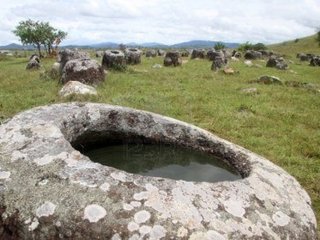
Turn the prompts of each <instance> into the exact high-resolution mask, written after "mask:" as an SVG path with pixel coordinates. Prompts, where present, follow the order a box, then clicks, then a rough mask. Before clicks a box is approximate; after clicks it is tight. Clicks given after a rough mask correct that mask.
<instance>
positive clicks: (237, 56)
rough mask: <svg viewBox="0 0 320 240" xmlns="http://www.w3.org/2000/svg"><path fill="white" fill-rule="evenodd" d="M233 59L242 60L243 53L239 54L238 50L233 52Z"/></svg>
mask: <svg viewBox="0 0 320 240" xmlns="http://www.w3.org/2000/svg"><path fill="white" fill-rule="evenodd" d="M231 55H232V57H235V58H241V56H242V55H241V52H238V51H237V50H233V51H232V54H231Z"/></svg>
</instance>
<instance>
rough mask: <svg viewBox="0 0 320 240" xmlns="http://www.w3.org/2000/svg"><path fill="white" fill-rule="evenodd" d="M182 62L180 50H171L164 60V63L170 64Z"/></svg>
mask: <svg viewBox="0 0 320 240" xmlns="http://www.w3.org/2000/svg"><path fill="white" fill-rule="evenodd" d="M181 64H182V59H181V56H180V53H179V52H178V51H169V52H167V53H166V56H165V58H164V61H163V65H164V66H166V67H168V66H171V65H173V66H175V67H176V66H180V65H181Z"/></svg>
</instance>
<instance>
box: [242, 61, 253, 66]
mask: <svg viewBox="0 0 320 240" xmlns="http://www.w3.org/2000/svg"><path fill="white" fill-rule="evenodd" d="M244 64H245V65H246V66H247V67H252V65H253V63H252V62H251V61H250V60H246V61H244Z"/></svg>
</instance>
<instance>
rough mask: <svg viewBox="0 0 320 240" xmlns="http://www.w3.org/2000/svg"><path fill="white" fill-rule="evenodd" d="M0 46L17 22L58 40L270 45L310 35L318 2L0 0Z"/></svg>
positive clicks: (318, 15)
mask: <svg viewBox="0 0 320 240" xmlns="http://www.w3.org/2000/svg"><path fill="white" fill-rule="evenodd" d="M0 1H1V2H3V3H2V4H1V8H0V16H1V18H0V45H5V44H9V43H12V42H15V43H19V39H18V38H17V37H15V36H14V34H13V33H12V30H13V29H14V28H15V26H17V25H18V23H19V21H22V20H27V19H28V18H30V19H32V20H40V21H48V22H50V24H51V25H52V26H53V27H55V28H58V29H61V30H63V31H66V32H68V37H67V39H66V40H65V41H64V42H63V44H88V43H99V42H117V43H128V42H137V43H142V42H161V43H166V44H172V43H178V42H183V41H189V40H216V41H226V42H240V43H242V42H246V41H249V42H252V43H257V42H263V43H275V42H281V41H284V40H289V39H295V38H299V37H303V36H307V35H311V34H314V33H315V31H316V29H317V28H319V27H320V0H285V1H284V0H228V1H223V0H184V1H183V0H41V1H40V0H24V1H21V0H9V1H6V0H0Z"/></svg>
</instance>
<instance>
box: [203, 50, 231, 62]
mask: <svg viewBox="0 0 320 240" xmlns="http://www.w3.org/2000/svg"><path fill="white" fill-rule="evenodd" d="M207 58H208V59H209V60H210V61H214V60H215V59H216V58H221V59H222V60H223V62H225V59H226V58H225V55H224V53H223V52H222V51H215V50H209V51H208V52H207Z"/></svg>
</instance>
